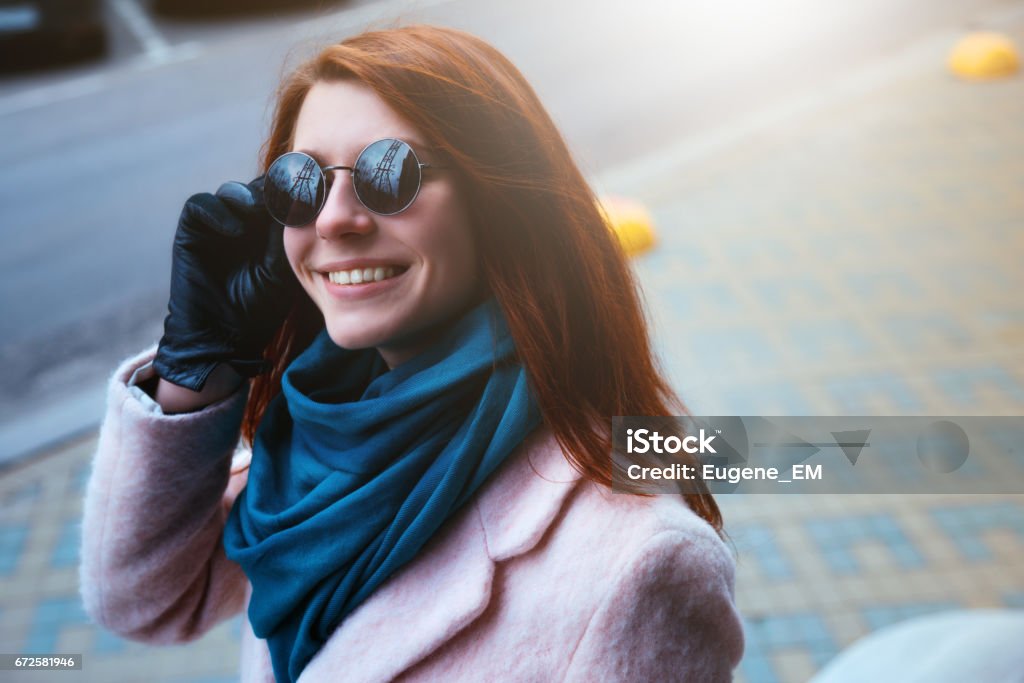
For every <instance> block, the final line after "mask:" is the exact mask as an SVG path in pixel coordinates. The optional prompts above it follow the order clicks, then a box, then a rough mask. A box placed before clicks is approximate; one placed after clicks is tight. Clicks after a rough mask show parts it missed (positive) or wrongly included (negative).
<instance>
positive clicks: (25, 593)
mask: <svg viewBox="0 0 1024 683" xmlns="http://www.w3.org/2000/svg"><path fill="white" fill-rule="evenodd" d="M1008 31H1009V32H1010V33H1011V34H1012V35H1013V36H1014V37H1015V38H1016V40H1017V42H1018V45H1024V23H1021V22H1019V21H1018V23H1016V24H1015V25H1012V26H1009V27H1008ZM942 57H943V54H941V52H939V53H936V54H935V60H934V61H933V62H931V63H930V65H929V66H928V68H924V67H922V68H919V69H914V70H911V72H909V73H907V74H905V75H903V76H900V77H898V78H895V77H894V78H892V79H889V80H887V81H885V82H882V83H879V84H878V85H877V86H876V87H872V88H870V89H869V90H868V91H866V92H861V93H859V94H857V95H856V96H853V97H848V98H845V99H841V100H837V101H835V102H832V103H829V104H828V105H827V106H823V107H819V108H817V109H816V110H815V111H814V112H812V113H808V114H805V115H801V116H794V117H792V118H791V119H789V120H787V121H786V122H784V123H782V124H779V125H776V126H774V127H773V128H772V129H771V130H770V131H767V132H765V133H763V134H760V135H756V136H753V137H750V138H749V139H746V140H745V141H744V143H743V144H742V145H737V146H733V147H732V148H729V149H726V150H723V151H722V152H721V153H720V154H717V155H716V156H715V157H714V158H711V159H704V160H702V161H701V162H700V163H699V164H696V165H695V164H689V165H686V166H680V168H679V169H677V170H675V171H671V170H670V171H665V172H662V173H660V174H659V175H658V176H657V177H655V178H653V179H651V181H650V182H649V183H647V184H646V185H645V186H644V188H643V189H642V190H641V191H639V192H637V193H635V196H636V197H637V198H638V199H640V200H641V201H643V202H644V203H645V204H646V205H647V206H648V207H649V208H650V209H651V211H652V213H653V215H654V218H655V221H656V223H657V225H658V226H659V229H660V238H661V242H660V245H659V246H658V248H657V249H655V250H654V251H652V252H650V253H649V254H647V255H645V256H643V257H641V258H639V259H638V260H637V268H638V271H639V272H640V275H641V278H642V281H643V283H644V287H645V291H646V294H647V297H648V300H649V303H650V307H651V313H652V317H653V319H654V321H655V324H656V338H657V339H658V343H659V347H660V349H661V351H662V354H663V356H664V358H665V362H666V368H667V370H668V371H669V373H670V375H671V376H672V378H673V381H674V383H675V386H676V387H677V388H678V389H679V391H680V392H681V394H682V395H683V397H684V399H685V400H686V401H687V402H688V403H689V405H690V408H691V410H692V411H693V412H694V413H696V414H706V415H757V414H760V415H773V414H774V415H814V414H848V415H889V414H897V415H898V414H904V415H1021V414H1024V351H1022V349H1024V299H1022V298H1021V291H1024V270H1022V268H1021V263H1022V262H1024V126H1021V124H1020V122H1021V121H1024V78H1021V77H1018V78H1015V79H1012V80H1009V81H1005V82H999V83H986V84H967V83H961V82H957V81H955V80H953V79H952V78H950V77H949V76H947V75H946V74H945V73H944V72H943V71H942V66H941V59H942ZM94 446H95V436H94V435H93V436H87V437H85V438H82V439H81V440H79V441H77V442H74V443H71V444H67V445H65V446H63V447H61V448H60V449H58V450H56V451H54V452H51V453H47V454H44V455H42V456H40V457H38V458H36V459H35V460H33V461H32V462H29V463H26V464H24V465H22V466H20V467H18V468H16V469H13V470H8V471H7V472H5V473H4V474H3V476H2V478H0V587H2V590H0V642H2V644H3V646H2V647H0V650H3V651H6V652H16V651H22V652H25V651H32V652H37V653H59V652H82V653H84V654H85V660H84V661H85V667H84V670H83V671H82V672H81V673H80V674H72V675H68V674H63V675H61V676H60V677H59V678H60V680H70V679H71V678H75V679H76V680H87V681H104V682H112V681H141V680H146V681H154V682H157V681H160V682H169V681H181V682H183V683H184V682H186V681H187V682H189V683H214V682H220V681H231V680H236V679H237V671H238V655H239V652H238V637H239V631H240V628H239V626H240V622H239V618H240V617H239V618H236V619H234V620H232V621H230V622H227V623H225V624H222V625H221V626H220V627H218V628H216V629H214V630H213V631H212V632H210V633H209V634H207V635H206V636H205V637H203V638H202V639H201V640H199V641H197V642H195V643H192V644H189V645H182V646H175V647H166V648H153V647H146V646H142V645H139V644H135V643H129V642H126V641H123V640H121V639H119V638H116V637H114V636H112V635H110V634H108V633H106V632H104V631H102V630H99V629H97V628H95V627H93V626H92V625H90V624H89V623H87V620H86V618H85V616H84V614H83V613H82V610H81V607H80V604H79V599H78V592H77V573H76V563H77V559H78V542H79V525H80V514H81V496H82V491H83V486H84V482H85V480H86V478H87V476H88V468H89V459H90V456H91V453H92V450H93V448H94ZM720 504H721V506H722V508H723V512H724V515H725V518H726V524H727V530H728V532H729V534H730V536H731V538H732V542H733V544H734V546H735V549H736V551H737V555H738V578H737V599H738V602H739V605H740V608H741V611H742V613H743V614H744V618H745V621H746V629H747V638H748V643H747V651H746V656H745V658H744V660H743V663H742V666H741V668H740V670H739V672H738V675H737V678H738V680H740V681H745V682H747V683H771V682H774V681H803V680H806V679H807V678H808V677H809V676H810V675H811V674H812V673H813V672H814V671H815V670H817V669H818V668H820V666H821V665H822V664H823V663H824V662H826V661H827V660H828V659H830V658H831V657H832V656H833V655H835V654H836V653H837V652H838V651H839V650H840V649H842V648H843V647H845V646H846V645H848V644H849V643H851V642H852V641H853V640H855V639H856V638H858V637H859V636H861V635H863V634H866V633H868V632H870V631H873V630H875V629H878V628H880V627H883V626H885V625H887V624H890V623H893V622H895V621H898V620H901V619H904V618H907V617H911V616H915V615H919V614H924V613H929V612H934V611H939V610H945V609H950V608H974V607H999V606H1009V607H1017V608H1024V496H1012V495H1001V496H937V495H936V496H924V495H918V496H898V495H886V496H881V495H856V496H854V495H845V496H824V495H813V496H781V495H775V496H756V497H755V496H739V495H733V496H721V497H720ZM57 678H58V677H57V676H56V675H53V676H51V678H50V679H49V680H56V679H57ZM4 680H5V681H7V680H10V681H12V682H13V681H22V680H24V681H33V682H38V681H44V680H48V679H47V678H46V674H44V673H33V674H31V675H30V674H13V673H10V672H5V674H4Z"/></svg>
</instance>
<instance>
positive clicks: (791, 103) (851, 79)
mask: <svg viewBox="0 0 1024 683" xmlns="http://www.w3.org/2000/svg"><path fill="white" fill-rule="evenodd" d="M1021 20H1024V4H1021V5H1015V6H1013V7H1011V8H1002V9H999V10H996V11H993V12H989V13H984V14H981V15H980V16H978V17H976V18H975V19H973V20H968V22H967V23H969V24H972V25H974V24H977V25H981V26H986V27H989V28H991V27H1006V26H1008V25H1015V24H1016V23H1017V22H1019V21H1021ZM961 33H962V30H961V29H952V28H948V27H947V28H945V29H938V30H936V31H933V32H931V33H929V34H926V35H925V36H924V37H922V38H919V39H918V40H916V41H913V42H911V43H910V44H909V45H908V46H907V47H906V48H904V49H902V50H900V51H898V52H896V53H894V54H889V55H886V56H884V57H883V58H881V59H879V60H877V61H873V62H869V63H867V64H865V65H863V66H861V67H860V68H855V69H854V70H853V71H851V72H849V73H848V74H847V75H846V76H845V77H841V78H840V79H839V80H837V81H834V82H831V83H828V84H826V85H823V86H820V87H817V88H816V89H814V90H812V91H810V92H808V93H806V94H803V95H797V96H794V97H792V98H789V99H788V100H785V101H783V102H780V103H777V104H774V105H771V104H770V105H768V106H766V107H763V108H759V109H755V110H754V111H753V113H751V114H749V115H746V116H741V117H739V118H737V119H735V120H732V121H728V122H726V123H724V124H721V125H719V126H715V127H712V128H709V129H705V130H703V131H695V132H694V134H693V135H690V136H687V137H684V138H680V139H678V140H677V141H676V142H675V143H669V145H668V146H667V147H665V148H664V149H661V150H659V151H657V152H652V153H651V154H648V155H646V156H643V157H639V158H636V159H633V160H627V161H626V162H625V163H624V164H620V165H618V166H617V167H616V168H615V169H614V170H607V171H603V172H598V173H595V174H593V175H592V176H591V178H590V180H591V184H592V185H593V186H594V188H595V189H596V190H597V191H598V193H599V194H600V193H604V192H609V193H613V194H619V195H624V196H634V195H642V194H643V192H644V188H645V187H647V186H649V185H650V180H651V178H661V177H664V176H671V175H673V174H674V175H675V176H677V177H681V176H682V174H684V173H685V172H686V170H687V169H688V168H693V167H695V166H698V165H700V164H702V163H705V162H706V161H707V160H708V159H709V158H711V157H713V156H716V155H719V154H722V153H723V152H726V151H728V150H730V149H734V148H736V147H737V146H738V145H740V144H742V143H743V142H745V141H747V140H750V139H752V138H754V137H755V136H757V135H758V134H762V133H765V132H768V131H771V130H774V129H777V128H778V127H779V126H781V125H783V124H785V123H786V122H791V121H794V120H802V119H807V118H808V117H810V116H812V115H814V114H816V113H818V112H821V111H824V110H826V109H827V108H829V107H834V106H836V105H837V104H839V103H841V102H844V101H849V100H851V99H854V98H856V97H859V96H864V95H866V94H869V93H871V92H873V91H874V90H877V89H878V88H880V87H883V86H885V85H887V84H889V83H893V82H895V81H898V80H900V79H901V78H906V77H908V76H910V75H911V74H914V73H920V72H921V70H922V69H928V68H929V66H931V67H932V70H933V71H941V70H944V69H945V66H944V65H945V56H946V52H947V51H948V50H949V48H950V47H951V46H952V45H953V44H954V43H955V42H956V39H957V38H958V37H959V35H960V34H961Z"/></svg>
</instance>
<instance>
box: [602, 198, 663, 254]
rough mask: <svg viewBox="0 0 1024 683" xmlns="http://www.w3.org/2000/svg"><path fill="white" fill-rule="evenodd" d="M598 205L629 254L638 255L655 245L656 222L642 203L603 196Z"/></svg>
mask: <svg viewBox="0 0 1024 683" xmlns="http://www.w3.org/2000/svg"><path fill="white" fill-rule="evenodd" d="M598 207H599V208H600V209H601V213H603V214H604V216H605V218H606V219H607V221H608V225H609V226H611V229H612V231H613V232H615V234H616V236H617V237H618V238H619V243H620V244H621V245H622V249H623V250H624V251H625V252H626V255H627V256H637V255H639V254H642V253H644V252H645V251H647V250H649V249H650V248H651V247H653V246H654V243H655V241H656V240H655V236H654V223H653V221H651V215H650V214H649V213H648V212H647V209H645V208H644V206H643V205H642V204H640V203H639V202H636V201H633V200H631V199H625V198H623V197H614V196H609V197H602V198H601V201H600V204H599V205H598Z"/></svg>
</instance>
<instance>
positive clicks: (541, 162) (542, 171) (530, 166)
mask: <svg viewBox="0 0 1024 683" xmlns="http://www.w3.org/2000/svg"><path fill="white" fill-rule="evenodd" d="M346 79H350V80H354V81H357V82H359V83H362V84H364V85H367V86H369V87H370V88H371V89H372V90H373V91H374V92H376V93H377V95H378V96H380V97H381V98H382V99H383V100H384V101H385V102H386V103H387V104H388V105H390V106H391V108H392V109H393V110H394V111H396V112H398V113H399V114H400V115H401V116H403V117H404V118H405V119H406V120H407V121H409V122H410V123H412V124H413V125H414V126H415V127H416V128H417V129H418V130H419V131H420V132H421V133H422V134H423V136H424V137H425V138H426V140H425V142H426V143H427V144H428V145H430V146H431V147H433V148H435V149H436V150H438V151H439V152H440V153H441V154H442V155H443V156H442V158H444V159H445V163H446V164H448V165H450V166H452V167H454V169H455V170H456V171H457V172H458V174H459V175H458V177H459V178H460V179H461V182H462V190H463V196H464V197H465V198H466V201H467V203H468V207H469V211H470V217H471V222H472V225H473V229H474V230H475V232H476V234H477V244H478V249H479V251H480V254H479V258H480V262H481V267H482V272H483V273H484V278H485V281H486V284H487V286H488V287H489V289H490V291H491V292H492V293H493V295H494V297H495V298H496V300H497V302H498V304H499V305H500V306H501V308H502V310H503V312H504V314H505V316H506V319H507V320H508V325H509V328H510V330H511V333H512V337H513V339H514V341H515V344H516V348H517V351H518V355H519V359H520V361H521V362H522V363H523V366H524V367H525V368H526V372H527V375H528V377H529V379H530V382H531V384H532V388H533V390H534V391H535V393H536V397H537V401H538V404H539V406H540V410H541V413H542V415H543V419H544V422H545V423H546V424H547V425H548V426H549V427H550V429H551V430H552V432H553V434H554V436H555V438H556V439H557V440H558V442H559V444H560V445H561V447H562V449H563V450H564V452H565V453H566V456H567V457H568V459H569V461H570V462H571V463H572V465H573V466H574V467H575V468H576V469H578V470H579V471H580V472H581V473H582V475H583V476H584V477H586V478H587V479H590V480H591V481H594V482H597V483H600V484H604V485H610V484H611V477H612V465H611V462H610V457H609V454H610V453H611V448H612V439H611V417H612V416H614V415H683V414H687V410H686V407H685V405H684V404H683V402H682V401H681V400H680V399H679V398H678V397H677V396H676V394H675V393H674V392H673V390H672V388H671V387H670V386H669V385H668V383H667V381H666V380H665V379H664V376H663V374H662V372H661V371H660V369H659V367H658V365H657V362H656V360H655V356H654V354H653V352H652V349H651V342H650V338H649V336H648V332H647V324H646V319H645V316H644V310H643V308H642V298H641V295H640V290H639V285H638V283H637V282H636V280H635V279H634V276H633V273H632V271H631V269H630V267H629V265H628V263H627V260H626V256H625V254H624V253H623V251H622V248H621V247H620V245H619V243H618V241H617V240H616V239H615V236H614V234H613V233H612V232H611V230H610V229H609V226H608V224H607V223H606V220H605V218H604V216H603V215H602V213H601V212H600V210H599V209H598V205H597V201H596V197H595V196H594V193H593V191H592V190H591V188H590V187H589V185H588V184H587V182H586V181H585V180H584V178H583V175H582V174H581V172H580V170H579V168H577V166H576V163H575V162H574V161H573V158H572V155H571V154H570V152H569V149H568V147H567V146H566V143H565V141H564V140H563V139H562V136H561V134H560V133H559V132H558V130H557V128H556V127H555V124H554V123H553V122H552V120H551V118H550V116H549V115H548V113H547V112H546V111H545V110H544V107H543V106H542V105H541V103H540V100H539V99H538V98H537V95H536V93H534V91H533V89H532V88H531V87H530V85H529V84H528V83H527V82H526V80H525V79H524V78H523V76H522V74H521V73H520V72H519V71H518V69H516V67H515V66H513V65H512V63H511V62H510V61H509V60H508V59H507V58H506V57H505V56H504V55H502V54H501V53H500V52H498V51H497V50H496V49H495V48H494V47H492V46H491V45H489V44H487V43H486V42H484V41H483V40H481V39H479V38H476V37H475V36H472V35H470V34H467V33H464V32H462V31H458V30H454V29H450V28H441V27H435V26H408V27H403V28H397V29H390V30H382V31H373V32H368V33H363V34H361V35H357V36H354V37H352V38H348V39H346V40H344V41H342V42H341V43H338V44H336V45H331V46H329V47H327V48H325V49H323V50H322V51H321V52H320V53H319V54H318V55H317V56H315V57H314V58H312V59H310V60H309V61H307V62H305V63H303V64H302V65H300V66H299V67H298V68H297V69H296V70H295V71H293V72H292V73H291V74H290V75H289V76H287V77H286V78H285V80H284V81H283V83H282V84H281V87H280V90H279V91H278V95H277V105H276V110H275V113H274V117H273V123H272V128H271V131H270V137H269V139H268V140H267V142H266V144H265V145H264V147H263V150H262V157H261V165H262V168H263V170H264V171H266V169H267V168H268V167H269V165H270V163H271V162H272V161H273V160H274V159H276V158H277V157H278V156H279V155H281V154H284V153H285V152H288V151H290V150H291V148H292V141H293V134H294V128H295V122H296V119H297V118H298V114H299V110H300V108H301V107H302V103H303V99H304V98H305V96H306V93H308V92H309V90H310V88H311V87H312V86H313V84H315V83H316V82H318V81H339V80H346ZM302 299H303V300H302V301H300V302H299V303H298V304H297V305H296V307H295V309H294V310H293V311H292V313H291V315H290V316H289V317H288V319H287V320H286V321H285V323H284V325H283V326H282V328H281V330H280V331H279V332H278V334H277V335H276V337H275V338H274V339H273V340H272V342H271V343H270V345H269V346H268V348H267V349H266V352H265V353H266V358H267V359H268V360H270V361H271V362H272V364H273V370H272V371H271V372H270V373H268V374H265V375H262V376H260V377H258V378H256V379H255V380H254V382H253V385H252V389H251V392H250V397H249V402H248V404H247V406H246V410H245V418H244V422H243V434H244V436H245V438H246V439H247V440H248V441H249V442H250V443H251V442H252V439H253V437H254V435H255V432H256V427H257V425H258V424H259V422H260V419H261V418H262V416H263V414H264V412H265V411H266V409H267V406H268V404H269V403H270V401H271V399H273V398H274V396H275V395H277V394H278V393H279V392H280V390H281V376H282V374H283V373H284V370H285V368H286V367H287V366H288V364H289V363H291V361H292V359H294V358H295V357H296V356H297V355H298V354H299V353H300V352H301V351H302V350H303V349H305V348H306V347H307V346H308V345H309V343H310V342H311V341H312V339H313V338H314V337H315V336H316V334H317V333H318V332H319V331H320V329H322V327H323V324H324V322H323V317H322V315H321V314H320V312H319V311H318V310H317V309H316V307H315V305H314V304H313V303H312V301H310V300H309V299H308V298H307V297H302ZM705 491H706V490H705ZM684 497H685V499H686V502H687V503H688V504H689V506H690V507H691V508H692V509H693V510H694V511H695V512H696V513H697V514H698V515H699V516H701V517H702V518H703V519H705V520H706V521H707V522H708V523H710V524H711V526H712V527H714V528H715V529H716V530H717V531H718V532H719V533H721V532H722V517H721V513H720V512H719V509H718V506H717V504H716V503H715V501H714V499H713V498H712V496H711V494H710V493H706V492H704V493H685V494H684Z"/></svg>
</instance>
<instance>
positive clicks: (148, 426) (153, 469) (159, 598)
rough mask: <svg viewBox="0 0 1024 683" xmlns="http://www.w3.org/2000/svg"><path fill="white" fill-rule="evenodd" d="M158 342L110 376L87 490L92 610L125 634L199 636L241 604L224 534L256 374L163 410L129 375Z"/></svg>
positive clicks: (240, 586)
mask: <svg viewBox="0 0 1024 683" xmlns="http://www.w3.org/2000/svg"><path fill="white" fill-rule="evenodd" d="M152 355H153V353H152V351H150V352H149V353H147V354H144V355H142V356H139V357H137V358H134V359H132V360H130V361H128V362H126V363H125V364H124V365H122V366H121V367H120V368H119V369H118V371H117V372H116V373H115V375H114V377H113V379H112V380H111V384H110V388H109V393H108V406H107V414H106V418H105V420H104V422H103V427H102V429H101V431H100V439H99V445H98V448H97V452H96V455H95V458H94V461H93V469H92V473H91V475H90V478H89V483H88V486H87V489H86V497H85V506H84V507H85V511H84V518H83V524H82V553H81V565H80V575H81V576H80V578H81V591H82V598H83V602H84V605H85V609H86V612H87V613H88V614H89V615H90V616H91V617H92V618H93V619H94V620H95V621H96V622H97V623H98V624H100V625H102V626H104V627H106V628H108V629H110V630H111V631H113V632H115V633H118V634H120V635H122V636H124V637H127V638H132V639H136V640H143V641H148V642H155V643H168V642H181V641H186V640H190V639H193V638H196V637H198V636H200V635H202V634H203V633H205V632H206V631H207V630H209V629H210V628H212V627H213V626H214V625H215V624H217V623H218V622H219V621H221V620H223V619H225V618H227V617H229V616H231V615H233V614H236V613H237V612H238V611H239V610H241V609H242V606H243V602H244V599H245V590H246V585H247V584H246V578H245V575H244V574H243V573H242V570H241V569H240V568H239V567H238V565H237V564H235V563H234V562H232V561H230V560H228V559H227V557H225V555H224V549H223V546H222V544H221V533H222V530H223V527H224V522H225V519H226V517H227V513H228V511H229V510H230V508H231V505H232V503H233V502H234V499H235V497H236V496H237V495H238V493H239V492H240V491H241V490H242V488H243V487H244V486H245V481H246V473H247V470H245V469H241V470H240V471H238V472H236V473H235V474H232V473H231V464H232V455H233V453H234V451H235V447H236V444H237V442H238V437H239V428H240V425H241V418H242V411H243V409H244V407H245V400H246V392H247V389H246V387H247V384H243V385H242V386H240V387H239V388H238V389H237V390H236V391H235V392H234V393H232V394H231V395H229V396H228V397H227V398H224V399H223V400H220V401H218V402H216V403H214V404H212V405H209V406H207V407H205V408H203V409H201V410H198V411H196V412H190V413H183V414H177V415H165V414H163V413H162V411H161V410H160V409H159V408H158V407H157V406H156V404H155V403H150V404H149V405H147V402H146V401H143V400H140V398H139V395H138V393H137V390H135V391H133V390H132V388H130V387H129V386H128V384H127V383H128V380H129V378H130V377H131V376H132V374H133V372H134V371H135V370H136V369H137V368H139V367H140V366H143V365H144V364H145V363H147V362H148V361H149V360H151V358H152Z"/></svg>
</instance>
